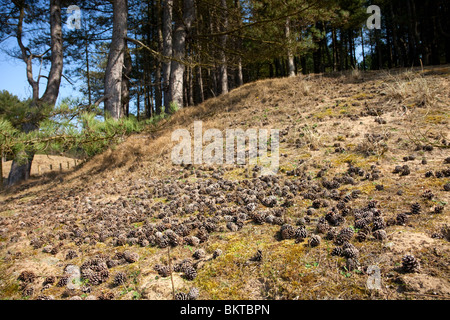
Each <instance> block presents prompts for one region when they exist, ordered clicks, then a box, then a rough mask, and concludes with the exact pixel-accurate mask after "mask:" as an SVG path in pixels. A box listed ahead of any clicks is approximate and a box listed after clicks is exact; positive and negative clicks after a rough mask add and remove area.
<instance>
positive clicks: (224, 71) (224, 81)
mask: <svg viewBox="0 0 450 320" xmlns="http://www.w3.org/2000/svg"><path fill="white" fill-rule="evenodd" d="M220 5H221V9H222V28H221V29H222V30H221V31H222V32H226V31H227V29H228V7H227V1H226V0H221V2H220ZM227 40H228V36H227V35H226V34H224V35H222V36H221V37H220V46H221V50H220V67H219V73H220V88H221V94H226V93H228V64H227V55H226V47H227Z"/></svg>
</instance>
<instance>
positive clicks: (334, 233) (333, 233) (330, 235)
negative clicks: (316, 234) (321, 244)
mask: <svg viewBox="0 0 450 320" xmlns="http://www.w3.org/2000/svg"><path fill="white" fill-rule="evenodd" d="M336 236H337V231H336V229H335V228H332V229H330V230H329V231H328V232H327V235H326V236H325V239H327V240H334V239H335V238H336Z"/></svg>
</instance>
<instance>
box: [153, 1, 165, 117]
mask: <svg viewBox="0 0 450 320" xmlns="http://www.w3.org/2000/svg"><path fill="white" fill-rule="evenodd" d="M156 16H157V18H156V21H157V25H158V27H157V31H156V33H157V41H158V51H159V52H163V50H164V46H163V39H164V38H163V30H162V20H161V16H162V8H161V0H157V1H156ZM155 63H156V70H155V113H156V114H160V113H161V107H162V98H163V95H162V86H161V70H162V61H161V59H160V58H157V59H156V62H155Z"/></svg>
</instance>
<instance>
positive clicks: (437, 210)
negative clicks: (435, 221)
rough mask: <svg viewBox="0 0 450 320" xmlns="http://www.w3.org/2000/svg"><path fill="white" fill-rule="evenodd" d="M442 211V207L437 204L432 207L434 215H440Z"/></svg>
mask: <svg viewBox="0 0 450 320" xmlns="http://www.w3.org/2000/svg"><path fill="white" fill-rule="evenodd" d="M443 211H444V206H442V205H440V204H438V205H436V206H435V207H434V213H438V214H439V213H442V212H443Z"/></svg>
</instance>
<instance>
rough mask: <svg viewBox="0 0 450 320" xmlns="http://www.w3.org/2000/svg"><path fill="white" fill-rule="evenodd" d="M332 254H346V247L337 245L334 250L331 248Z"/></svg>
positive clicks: (338, 255)
mask: <svg viewBox="0 0 450 320" xmlns="http://www.w3.org/2000/svg"><path fill="white" fill-rule="evenodd" d="M331 255H332V256H337V257H342V256H343V255H344V249H342V247H335V248H334V249H333V250H331Z"/></svg>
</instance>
